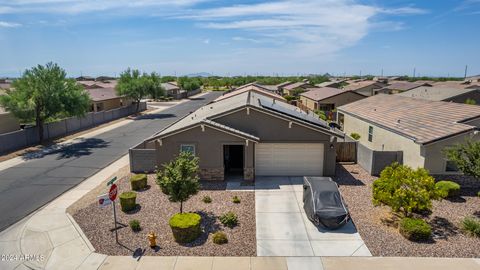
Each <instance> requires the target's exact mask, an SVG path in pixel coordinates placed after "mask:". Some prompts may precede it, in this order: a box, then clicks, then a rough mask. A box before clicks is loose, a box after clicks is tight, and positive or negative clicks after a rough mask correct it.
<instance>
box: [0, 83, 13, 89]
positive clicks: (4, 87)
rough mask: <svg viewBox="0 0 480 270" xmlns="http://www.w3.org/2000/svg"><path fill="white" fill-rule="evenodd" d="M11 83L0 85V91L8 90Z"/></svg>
mask: <svg viewBox="0 0 480 270" xmlns="http://www.w3.org/2000/svg"><path fill="white" fill-rule="evenodd" d="M11 86H12V84H11V83H0V89H10V87H11Z"/></svg>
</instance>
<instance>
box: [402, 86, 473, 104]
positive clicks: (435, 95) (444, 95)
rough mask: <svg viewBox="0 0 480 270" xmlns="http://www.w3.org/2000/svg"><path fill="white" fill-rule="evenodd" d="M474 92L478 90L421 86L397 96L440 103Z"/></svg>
mask: <svg viewBox="0 0 480 270" xmlns="http://www.w3.org/2000/svg"><path fill="white" fill-rule="evenodd" d="M475 91H479V90H478V89H459V88H447V87H428V86H422V87H417V88H414V89H411V90H408V91H405V92H402V93H398V94H397V95H399V96H404V97H412V98H421V99H427V100H435V101H442V100H446V99H449V98H452V97H456V96H459V95H463V94H467V93H470V92H475Z"/></svg>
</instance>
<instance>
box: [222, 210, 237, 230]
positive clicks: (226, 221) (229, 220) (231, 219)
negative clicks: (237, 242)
mask: <svg viewBox="0 0 480 270" xmlns="http://www.w3.org/2000/svg"><path fill="white" fill-rule="evenodd" d="M220 222H222V224H223V225H225V226H227V227H229V228H233V227H235V226H237V224H238V217H237V214H235V213H234V212H232V211H229V212H227V213H225V214H223V215H221V216H220Z"/></svg>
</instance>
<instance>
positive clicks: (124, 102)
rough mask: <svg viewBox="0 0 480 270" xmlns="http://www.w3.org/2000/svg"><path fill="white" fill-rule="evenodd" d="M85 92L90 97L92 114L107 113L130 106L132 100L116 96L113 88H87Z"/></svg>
mask: <svg viewBox="0 0 480 270" xmlns="http://www.w3.org/2000/svg"><path fill="white" fill-rule="evenodd" d="M85 91H86V92H87V93H88V95H89V96H90V101H91V103H92V107H91V111H92V112H100V111H109V110H113V109H118V108H121V107H124V106H129V105H131V104H132V100H130V99H128V98H126V97H122V96H118V95H117V92H116V91H115V88H93V89H88V88H87V89H85Z"/></svg>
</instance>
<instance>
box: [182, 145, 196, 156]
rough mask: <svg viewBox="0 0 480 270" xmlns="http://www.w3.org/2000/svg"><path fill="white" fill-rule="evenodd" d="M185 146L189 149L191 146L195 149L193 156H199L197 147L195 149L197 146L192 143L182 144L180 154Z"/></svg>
mask: <svg viewBox="0 0 480 270" xmlns="http://www.w3.org/2000/svg"><path fill="white" fill-rule="evenodd" d="M184 146H187V147H188V146H191V147H192V148H193V153H192V154H193V155H194V156H195V155H196V154H197V149H196V147H195V144H191V143H182V144H180V153H181V152H183V151H182V149H183V147H184Z"/></svg>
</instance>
